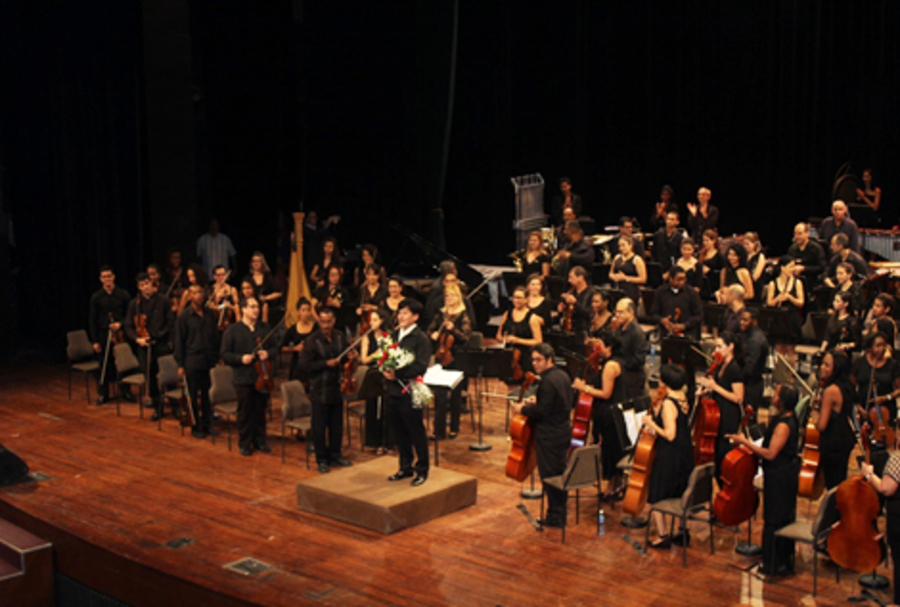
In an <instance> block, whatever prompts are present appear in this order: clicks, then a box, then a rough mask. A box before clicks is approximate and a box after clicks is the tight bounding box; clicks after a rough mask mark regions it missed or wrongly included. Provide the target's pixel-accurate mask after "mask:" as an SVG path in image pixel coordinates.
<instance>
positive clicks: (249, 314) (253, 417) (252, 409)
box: [220, 297, 278, 456]
mask: <svg viewBox="0 0 900 607" xmlns="http://www.w3.org/2000/svg"><path fill="white" fill-rule="evenodd" d="M259 315H260V310H259V300H257V299H256V297H247V298H245V299H243V300H241V320H240V322H236V323H234V324H233V325H231V326H230V327H228V328H227V329H226V330H225V334H224V335H222V348H221V350H220V353H221V355H222V360H223V361H225V364H226V365H230V366H231V367H232V368H233V369H234V379H233V382H234V391H235V392H236V393H237V399H238V410H237V426H238V445H239V447H240V453H241V455H245V456H246V455H252V454H253V449H258V450H259V451H262V452H263V453H270V452H271V451H272V448H271V447H269V443H268V440H266V402H267V401H268V398H269V393H268V391H267V389H266V387H265V386H263V385H262V382H259V381H257V380H258V379H260V377H259V372H260V371H262V370H263V365H268V366H271V360H274V358H275V356H276V354H277V353H278V348H277V344H276V342H275V341H274V340H271V341H269V342H265V343H264V342H263V341H262V340H263V339H265V338H266V337H268V336H270V331H269V325H268V324H267V323H265V322H263V321H261V320H260V319H259ZM266 361H269V362H268V363H267V362H266Z"/></svg>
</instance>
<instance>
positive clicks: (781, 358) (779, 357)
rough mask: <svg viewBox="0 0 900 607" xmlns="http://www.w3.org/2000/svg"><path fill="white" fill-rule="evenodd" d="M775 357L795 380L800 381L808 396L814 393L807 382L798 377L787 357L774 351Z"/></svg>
mask: <svg viewBox="0 0 900 607" xmlns="http://www.w3.org/2000/svg"><path fill="white" fill-rule="evenodd" d="M775 359H776V360H779V361H781V363H782V364H783V365H784V366H785V367H787V368H788V370H789V371H790V372H791V375H793V376H794V378H796V380H797V381H798V382H800V385H802V386H803V388H804V389H806V393H807V394H808V395H809V396H812V395H814V394H815V393H816V391H815V390H813V389H812V388H810V387H809V384H808V383H806V382H805V381H803V378H802V377H800V374H799V373H797V371H796V369H794V367H792V366H791V362H790V361H789V360H788V359H786V358H785V357H784V356H783V355H782V354H781V352H775Z"/></svg>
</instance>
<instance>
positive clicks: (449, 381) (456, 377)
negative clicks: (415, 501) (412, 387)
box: [422, 365, 465, 466]
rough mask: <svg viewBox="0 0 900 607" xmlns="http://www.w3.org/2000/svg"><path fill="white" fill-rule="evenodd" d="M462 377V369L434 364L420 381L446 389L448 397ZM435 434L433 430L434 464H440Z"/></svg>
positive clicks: (433, 386) (432, 386)
mask: <svg viewBox="0 0 900 607" xmlns="http://www.w3.org/2000/svg"><path fill="white" fill-rule="evenodd" d="M464 377H465V373H463V372H462V371H457V370H456V369H444V368H442V367H441V366H440V365H434V366H433V367H428V369H427V370H426V371H425V375H424V376H423V377H422V382H423V383H424V384H425V385H427V386H429V387H431V388H432V389H435V388H436V389H438V390H447V392H448V396H447V397H448V398H449V393H450V392H452V391H453V390H455V389H456V387H457V386H458V385H459V383H460V382H461V381H462V380H463V378H464ZM435 423H437V421H435ZM436 435H437V432H435V439H434V465H435V466H440V465H441V464H440V462H441V460H440V454H439V453H438V443H439V442H440V441H439V440H438V439H437V436H436Z"/></svg>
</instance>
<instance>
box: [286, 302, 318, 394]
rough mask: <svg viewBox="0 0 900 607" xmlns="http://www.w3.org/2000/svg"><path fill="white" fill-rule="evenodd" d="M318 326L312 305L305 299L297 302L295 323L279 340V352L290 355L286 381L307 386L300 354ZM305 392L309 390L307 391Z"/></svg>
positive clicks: (307, 381)
mask: <svg viewBox="0 0 900 607" xmlns="http://www.w3.org/2000/svg"><path fill="white" fill-rule="evenodd" d="M317 327H318V325H317V324H316V317H315V314H313V307H312V304H311V303H310V301H309V300H308V299H306V298H305V297H301V298H300V299H299V300H297V322H296V323H294V324H293V325H291V326H290V327H288V329H287V331H285V332H284V337H282V339H281V351H282V352H285V353H286V352H290V353H291V367H290V371H289V372H288V379H292V380H293V379H296V380H299V381H300V382H302V383H303V384H304V385H307V386H308V385H309V377H308V375H307V373H306V369H304V368H303V367H302V366H301V365H300V353H301V352H303V348H304V346H305V344H306V339H307V338H308V337H309V336H310V335H312V334H313V333H314V332H315V330H316V328H317ZM307 392H309V390H308V389H307Z"/></svg>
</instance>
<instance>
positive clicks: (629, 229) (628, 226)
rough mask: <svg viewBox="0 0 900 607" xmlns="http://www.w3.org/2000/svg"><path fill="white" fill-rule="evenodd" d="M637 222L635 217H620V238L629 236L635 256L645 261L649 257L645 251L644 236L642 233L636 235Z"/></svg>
mask: <svg viewBox="0 0 900 607" xmlns="http://www.w3.org/2000/svg"><path fill="white" fill-rule="evenodd" d="M634 230H635V220H634V218H633V217H628V216H627V215H623V216H622V217H619V238H622V237H623V236H629V237H631V240H632V245H633V246H632V251H634V254H635V255H637V256H638V257H640V258H641V259H644V258H645V257H646V256H647V252H646V251H645V250H644V243H643V242H642V238H643V235H642V234H641V233H640V232H637V233H635V231H634Z"/></svg>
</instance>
